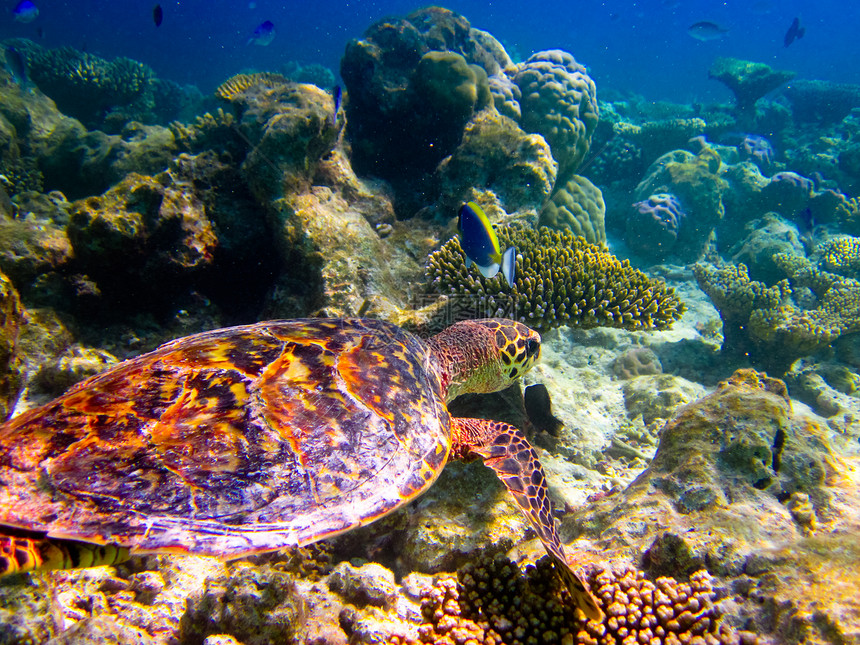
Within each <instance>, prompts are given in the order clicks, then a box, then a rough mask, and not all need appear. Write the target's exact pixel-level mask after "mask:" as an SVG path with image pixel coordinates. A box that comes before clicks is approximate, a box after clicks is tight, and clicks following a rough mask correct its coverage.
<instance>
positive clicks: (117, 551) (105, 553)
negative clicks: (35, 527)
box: [0, 533, 129, 576]
mask: <svg viewBox="0 0 860 645" xmlns="http://www.w3.org/2000/svg"><path fill="white" fill-rule="evenodd" d="M128 559H129V551H128V549H126V548H124V547H119V546H115V545H113V544H107V545H100V544H90V543H88V542H78V541H76V540H61V539H54V538H44V537H43V538H33V537H21V536H17V535H11V534H7V533H0V576H4V575H9V574H13V573H27V572H28V571H52V570H55V569H83V568H86V567H100V566H104V565H108V564H119V563H120V562H125V561H126V560H128Z"/></svg>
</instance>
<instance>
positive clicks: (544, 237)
mask: <svg viewBox="0 0 860 645" xmlns="http://www.w3.org/2000/svg"><path fill="white" fill-rule="evenodd" d="M496 233H497V235H498V237H499V243H500V244H501V246H502V248H507V247H508V246H515V247H516V248H517V262H516V282H515V285H514V287H513V288H509V287H508V286H507V283H506V282H505V281H504V278H503V277H502V275H501V273H499V274H497V275H496V276H494V277H492V278H485V277H483V276H482V275H481V274H480V273H479V272H478V271H477V269H476V268H474V267H471V268H469V269H467V268H466V256H465V254H464V253H463V250H462V248H461V246H460V241H459V239H458V238H456V237H455V238H452V239H450V240H448V241H447V242H446V243H445V244H443V245H442V247H441V248H440V249H439V250H438V251H435V252H433V253H431V254H430V259H429V262H428V266H427V275H428V278H429V279H430V281H431V289H432V290H433V291H434V292H436V293H439V294H444V295H449V296H457V297H462V296H468V297H469V299H470V301H471V302H472V304H473V305H474V307H475V309H476V311H482V312H483V314H484V315H488V316H496V315H506V316H512V317H516V318H518V319H521V320H523V321H524V322H527V323H528V324H531V325H534V326H536V327H540V328H544V329H548V328H552V327H557V326H559V325H570V326H572V327H579V328H583V329H588V328H591V327H601V326H602V327H618V328H622V329H630V330H637V329H666V328H668V327H670V326H671V325H672V323H673V322H675V321H676V320H677V319H678V318H680V317H681V314H683V312H684V304H683V303H682V302H681V301H680V299H679V298H678V297H677V295H675V290H674V289H672V288H671V287H667V286H666V284H665V283H664V282H663V281H660V280H654V279H652V278H649V277H648V276H647V275H645V274H644V273H642V272H641V271H639V270H637V269H634V268H633V267H631V266H630V263H629V262H628V261H627V260H624V261H621V260H619V259H618V258H616V257H615V256H614V255H612V254H611V253H608V252H607V251H605V250H604V249H603V248H601V247H600V246H598V245H596V244H590V243H589V242H586V241H585V239H584V238H582V237H578V236H576V235H574V234H573V233H571V232H569V231H554V230H551V229H549V228H546V227H540V228H539V229H537V230H535V229H530V228H525V227H517V226H510V227H507V226H505V227H499V228H498V229H497V230H496Z"/></svg>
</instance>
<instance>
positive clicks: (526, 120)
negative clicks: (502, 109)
mask: <svg viewBox="0 0 860 645" xmlns="http://www.w3.org/2000/svg"><path fill="white" fill-rule="evenodd" d="M512 79H513V81H514V83H515V84H516V85H517V87H519V90H520V95H521V97H522V98H520V100H519V104H520V112H521V114H522V117H521V119H520V126H521V127H522V128H523V129H524V130H525V131H526V132H536V133H538V134H540V135H541V136H543V138H544V139H546V140H547V143H549V145H550V148H552V154H553V157H555V160H556V161H558V164H559V175H561V176H565V175H567V174H569V173H571V172H573V171H575V170H576V168H577V167H578V166H579V165H580V164H581V163H582V161H583V159H585V156H586V155H587V154H588V149H589V146H590V145H591V137H592V135H593V134H594V130H595V128H596V127H597V121H598V116H599V109H598V106H597V88H596V86H595V84H594V81H593V80H592V79H591V77H590V76H589V75H588V71H587V70H586V68H585V66H584V65H581V64H580V63H577V62H576V59H575V58H574V57H573V56H572V55H571V54H569V53H568V52H566V51H563V50H560V49H551V50H548V51H542V52H537V53H535V54H532V55H531V56H529V58H528V59H527V60H526V61H525V62H524V63H521V64H520V65H518V66H517V68H516V71H515V72H514V74H513V75H512Z"/></svg>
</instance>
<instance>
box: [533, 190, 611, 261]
mask: <svg viewBox="0 0 860 645" xmlns="http://www.w3.org/2000/svg"><path fill="white" fill-rule="evenodd" d="M605 214H606V204H605V203H604V201H603V193H601V192H600V189H599V188H598V187H597V186H595V185H594V184H592V183H591V182H590V181H589V180H588V179H587V178H586V177H581V176H580V175H573V176H571V177H570V179H568V180H567V183H566V184H564V186H560V187H558V188H556V189H555V191H553V194H552V197H550V199H549V201H548V202H547V203H546V204H545V205H544V207H543V209H542V210H541V212H540V218H539V220H538V224H539V225H540V226H548V227H549V228H553V229H557V230H564V229H567V230H570V231H571V232H572V233H574V234H575V235H581V236H582V237H584V238H585V239H586V241H588V242H591V243H592V244H598V245H600V246H604V247H605V246H606V226H605V223H604V216H605Z"/></svg>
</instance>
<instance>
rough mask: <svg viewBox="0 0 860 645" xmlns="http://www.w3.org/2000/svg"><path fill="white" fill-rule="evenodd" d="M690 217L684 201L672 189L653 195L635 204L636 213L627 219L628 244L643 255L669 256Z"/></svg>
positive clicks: (634, 211) (634, 210)
mask: <svg viewBox="0 0 860 645" xmlns="http://www.w3.org/2000/svg"><path fill="white" fill-rule="evenodd" d="M686 217H687V214H686V213H685V212H684V210H683V208H682V207H681V202H680V201H679V200H678V198H677V197H675V196H674V195H672V194H671V193H657V194H655V195H651V196H650V197H648V199H645V200H642V201H641V202H636V203H635V204H633V213H632V214H631V216H630V217H629V218H628V219H627V244H628V245H630V247H631V249H633V250H634V251H635V252H637V253H641V254H642V255H646V256H649V257H655V258H665V257H666V256H667V255H668V254H669V252H670V251H671V250H672V247H673V246H674V245H675V240H677V239H678V230H679V229H680V227H681V222H683V220H684V219H685V218H686Z"/></svg>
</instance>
